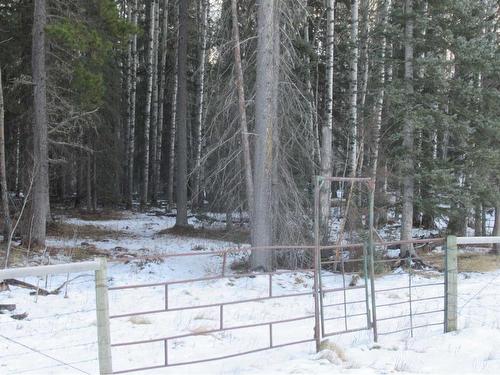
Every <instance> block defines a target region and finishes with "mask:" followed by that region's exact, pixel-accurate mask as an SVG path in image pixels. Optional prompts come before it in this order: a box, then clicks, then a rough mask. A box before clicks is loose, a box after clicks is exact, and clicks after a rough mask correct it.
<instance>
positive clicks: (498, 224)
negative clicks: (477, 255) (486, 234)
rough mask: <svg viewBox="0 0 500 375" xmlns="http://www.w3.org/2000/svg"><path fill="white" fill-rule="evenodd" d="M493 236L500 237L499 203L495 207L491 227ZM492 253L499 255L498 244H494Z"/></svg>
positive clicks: (499, 245)
mask: <svg viewBox="0 0 500 375" xmlns="http://www.w3.org/2000/svg"><path fill="white" fill-rule="evenodd" d="M493 235H494V236H497V237H499V236H500V202H497V204H496V206H495V225H494V227H493ZM494 253H495V254H499V253H500V244H495V246H494Z"/></svg>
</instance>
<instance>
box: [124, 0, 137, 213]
mask: <svg viewBox="0 0 500 375" xmlns="http://www.w3.org/2000/svg"><path fill="white" fill-rule="evenodd" d="M137 1H138V0H134V5H133V9H132V24H133V25H134V26H137V12H138V9H137ZM137 61H138V56H137V34H134V35H133V36H132V66H131V93H130V115H129V121H130V125H129V133H128V140H127V142H128V143H127V147H128V150H127V158H128V159H127V165H128V167H127V178H128V188H127V194H128V195H127V199H126V201H127V208H128V209H131V208H132V200H133V195H134V150H135V109H136V102H135V98H136V92H137Z"/></svg>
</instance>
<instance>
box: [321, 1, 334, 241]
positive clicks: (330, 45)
mask: <svg viewBox="0 0 500 375" xmlns="http://www.w3.org/2000/svg"><path fill="white" fill-rule="evenodd" d="M326 27H327V28H326V55H327V56H326V98H325V102H326V105H325V121H324V123H323V128H322V137H321V175H322V176H331V175H332V161H333V155H332V134H333V132H332V130H333V63H334V42H335V1H334V0H328V1H327V3H326ZM331 187H332V184H331V182H329V181H325V182H324V183H323V184H322V185H321V189H320V196H319V200H320V216H321V217H320V221H319V222H320V233H321V234H320V236H321V241H322V242H327V241H328V234H329V233H328V232H329V231H328V221H329V219H330V206H331V204H330V197H331Z"/></svg>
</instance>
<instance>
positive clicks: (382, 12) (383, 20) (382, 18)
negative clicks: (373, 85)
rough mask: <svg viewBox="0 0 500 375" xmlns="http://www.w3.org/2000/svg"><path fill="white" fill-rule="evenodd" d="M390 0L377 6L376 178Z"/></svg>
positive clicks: (372, 175)
mask: <svg viewBox="0 0 500 375" xmlns="http://www.w3.org/2000/svg"><path fill="white" fill-rule="evenodd" d="M391 1H392V0H380V4H379V7H380V9H379V23H380V25H381V31H380V33H381V35H382V37H381V38H380V55H379V56H380V57H379V61H377V63H378V70H377V72H378V77H377V78H378V85H379V88H378V92H377V96H376V101H375V123H374V125H375V126H374V127H373V148H372V150H373V151H372V168H371V177H372V178H373V179H375V178H376V177H377V169H378V160H379V150H380V130H381V128H382V111H383V109H384V98H385V52H386V47H387V38H386V36H385V33H386V29H387V19H388V15H389V9H390V7H391Z"/></svg>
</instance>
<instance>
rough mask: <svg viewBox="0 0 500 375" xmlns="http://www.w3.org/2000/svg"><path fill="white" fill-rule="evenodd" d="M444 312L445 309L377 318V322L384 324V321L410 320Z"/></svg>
mask: <svg viewBox="0 0 500 375" xmlns="http://www.w3.org/2000/svg"><path fill="white" fill-rule="evenodd" d="M443 311H444V309H441V310H431V311H424V312H419V313H413V314H404V315H396V316H389V317H387V318H377V321H379V322H382V321H384V320H392V319H401V318H409V317H410V316H417V315H427V314H434V313H438V312H443Z"/></svg>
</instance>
